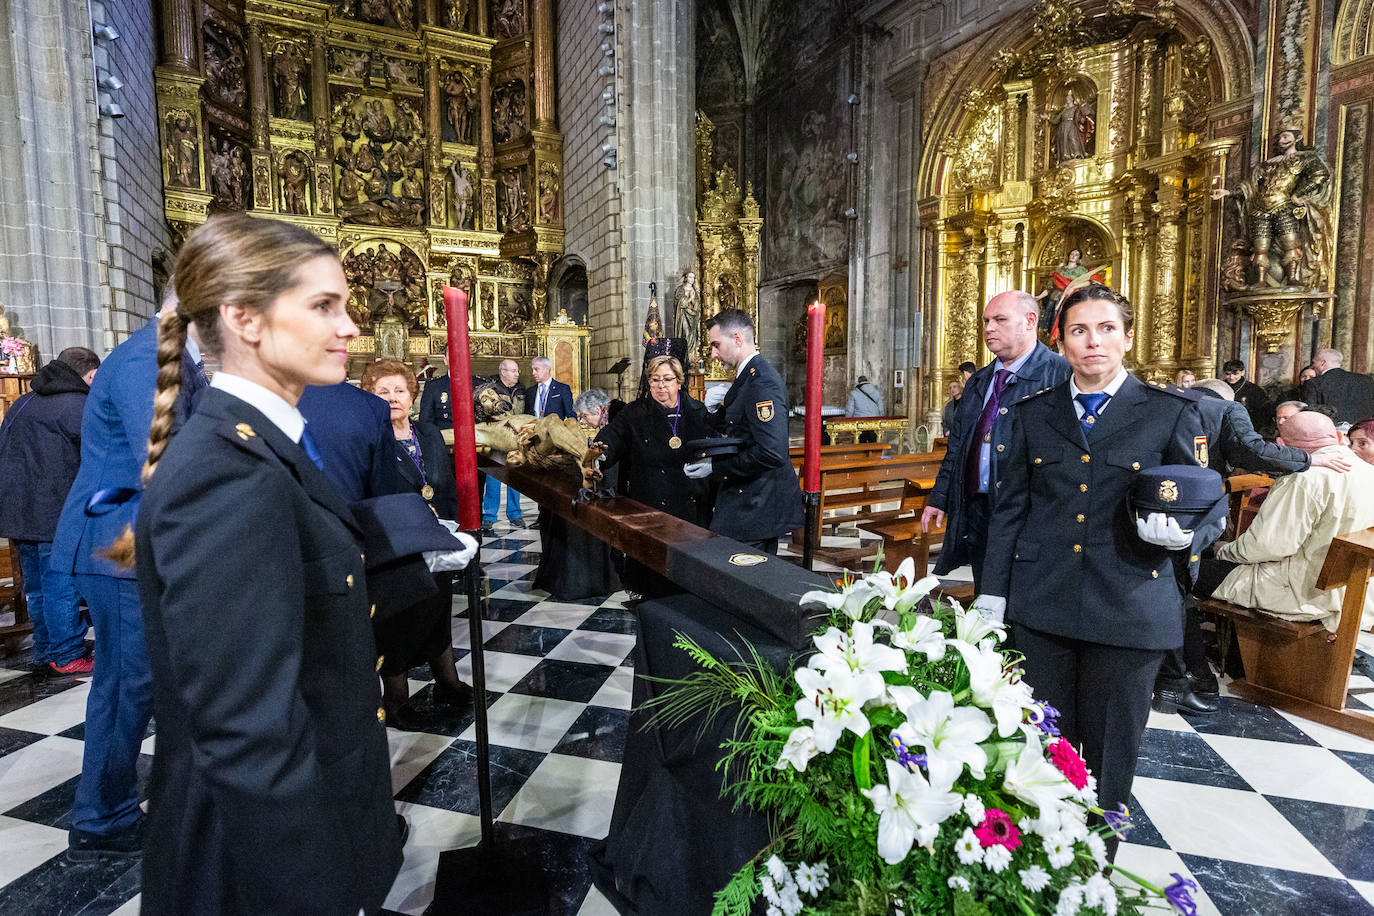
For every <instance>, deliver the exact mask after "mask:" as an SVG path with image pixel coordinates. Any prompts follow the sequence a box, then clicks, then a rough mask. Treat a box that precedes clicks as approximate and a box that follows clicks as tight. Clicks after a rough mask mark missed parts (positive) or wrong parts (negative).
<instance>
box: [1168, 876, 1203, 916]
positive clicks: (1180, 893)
mask: <svg viewBox="0 0 1374 916" xmlns="http://www.w3.org/2000/svg"><path fill="white" fill-rule="evenodd" d="M1170 877H1172V878H1173V879H1174V883H1173V884H1170V885H1169V886H1168V887H1166V888H1164V898H1165V899H1166V900H1168V901H1169V902H1170V903H1172V904H1173V905H1174V909H1176V910H1178V911H1179V912H1180V913H1182V914H1183V916H1197V904H1196V903H1194V902H1193V897H1192V891H1195V890H1197V883H1196V882H1194V881H1189V880H1188V879H1187V878H1185V877H1183V876H1182V875H1180V874H1179V873H1178V872H1173V873H1172V874H1171V875H1170Z"/></svg>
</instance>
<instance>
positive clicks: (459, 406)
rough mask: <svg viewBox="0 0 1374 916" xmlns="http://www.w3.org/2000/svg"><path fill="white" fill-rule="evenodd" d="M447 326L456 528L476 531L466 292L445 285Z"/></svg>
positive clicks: (474, 441)
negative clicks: (456, 500)
mask: <svg viewBox="0 0 1374 916" xmlns="http://www.w3.org/2000/svg"><path fill="white" fill-rule="evenodd" d="M444 322H445V323H446V324H447V325H448V384H449V401H450V403H451V404H452V405H453V472H454V474H455V475H456V476H457V478H458V527H459V528H462V529H463V530H464V531H476V530H477V529H478V528H479V527H481V524H482V514H481V509H480V508H479V506H478V500H479V498H480V497H479V496H478V493H477V428H476V426H475V422H476V420H475V417H474V416H473V410H472V354H471V351H470V350H469V346H468V294H467V293H465V292H463V291H462V290H461V289H459V288H458V287H456V286H445V287H444Z"/></svg>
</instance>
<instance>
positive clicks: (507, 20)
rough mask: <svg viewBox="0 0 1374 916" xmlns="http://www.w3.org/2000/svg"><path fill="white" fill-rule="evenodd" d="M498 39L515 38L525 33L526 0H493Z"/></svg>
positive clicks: (493, 15) (493, 16)
mask: <svg viewBox="0 0 1374 916" xmlns="http://www.w3.org/2000/svg"><path fill="white" fill-rule="evenodd" d="M492 6H493V10H492V18H493V19H494V20H495V25H496V28H495V32H496V37H497V38H498V39H500V38H514V37H515V36H516V35H522V34H524V32H525V0H493V3H492Z"/></svg>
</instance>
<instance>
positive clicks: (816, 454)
mask: <svg viewBox="0 0 1374 916" xmlns="http://www.w3.org/2000/svg"><path fill="white" fill-rule="evenodd" d="M824 348H825V303H824V302H821V301H820V300H819V299H817V300H816V301H815V302H813V303H811V304H810V305H809V306H807V309H806V427H805V436H804V445H805V448H804V450H803V453H802V489H803V490H806V491H807V492H808V493H819V492H820V489H821V371H822V370H821V355H822V351H823V350H824Z"/></svg>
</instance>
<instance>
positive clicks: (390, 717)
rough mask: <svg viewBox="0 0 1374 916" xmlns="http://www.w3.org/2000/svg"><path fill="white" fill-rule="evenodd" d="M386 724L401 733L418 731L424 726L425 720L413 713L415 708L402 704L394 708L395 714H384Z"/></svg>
mask: <svg viewBox="0 0 1374 916" xmlns="http://www.w3.org/2000/svg"><path fill="white" fill-rule="evenodd" d="M386 724H387V725H389V726H390V727H392V728H394V729H396V730H397V731H403V732H414V731H419V730H420V729H421V728H423V727H424V725H425V720H424V718H423V717H421V715H420V714H419V713H418V712H416V711H415V707H414V706H411V705H410V704H409V703H402V704H401V705H400V706H397V707H396V711H395V712H389V713H387V714H386Z"/></svg>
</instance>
